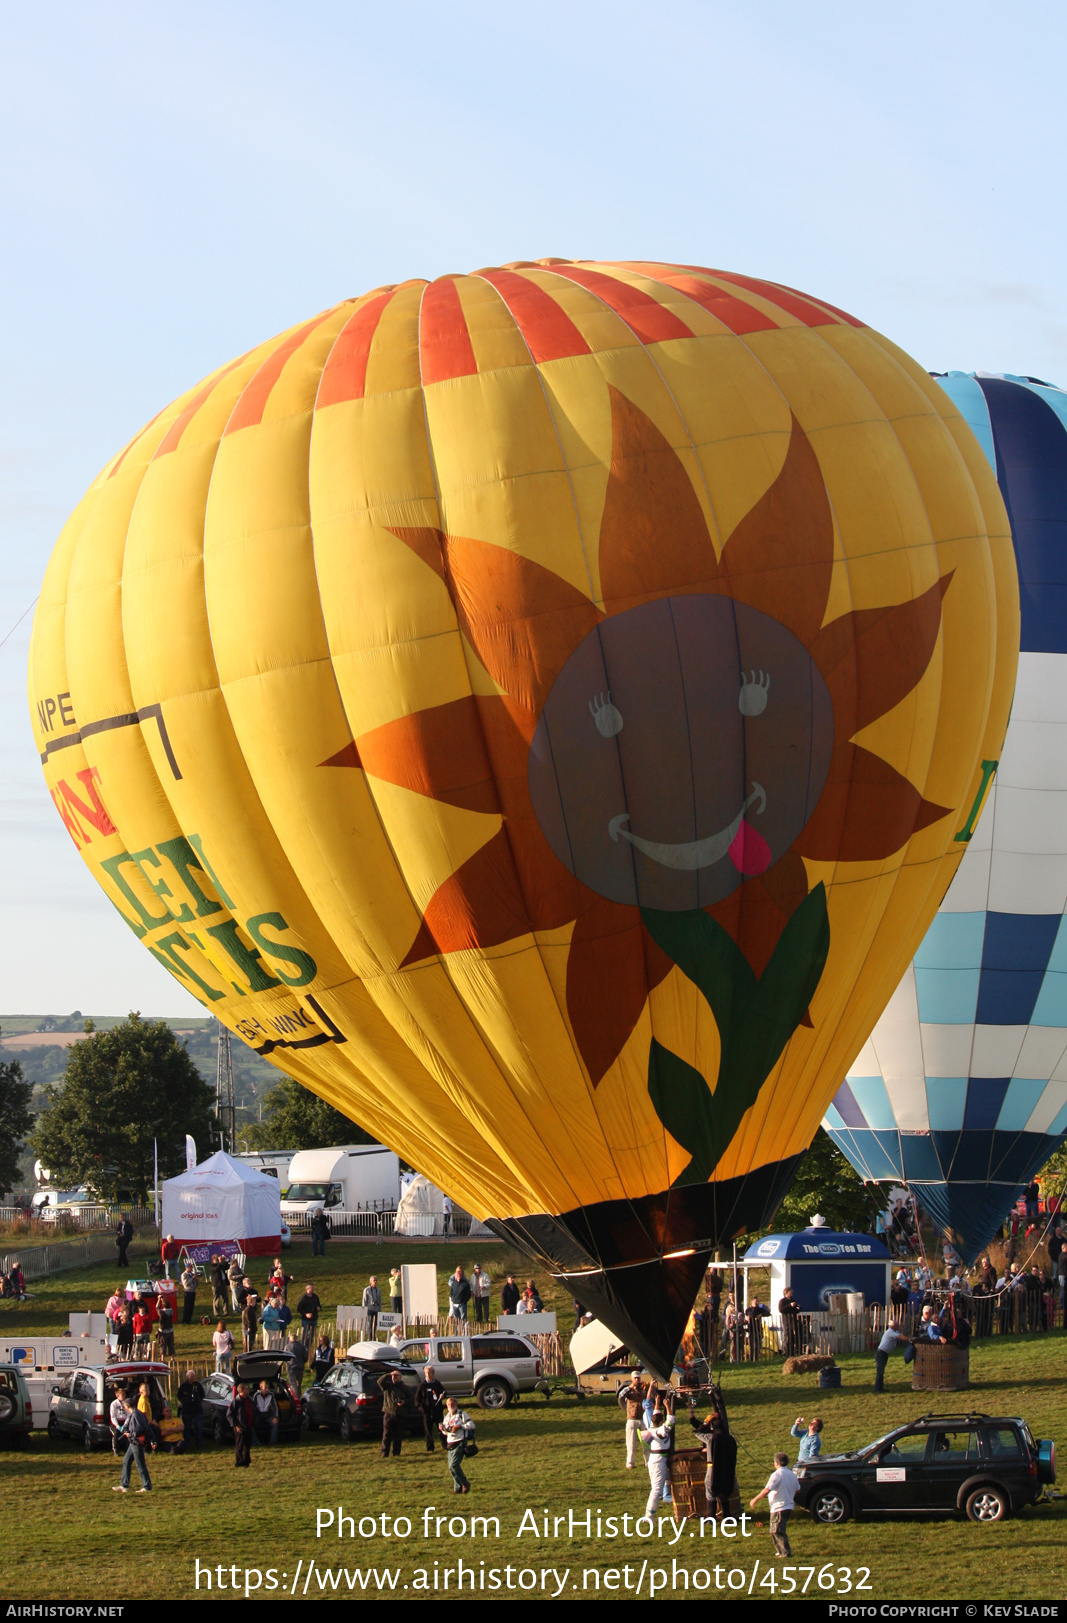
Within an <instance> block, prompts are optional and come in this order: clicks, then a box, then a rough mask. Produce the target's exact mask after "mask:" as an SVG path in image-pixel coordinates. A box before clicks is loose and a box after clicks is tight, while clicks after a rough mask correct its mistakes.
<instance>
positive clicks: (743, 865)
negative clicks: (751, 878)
mask: <svg viewBox="0 0 1067 1623" xmlns="http://www.w3.org/2000/svg"><path fill="white" fill-rule="evenodd" d="M730 861H731V862H732V863H733V865H734V867H735V868H736V869H737V871H738V873H763V871H764V870H765V869H766V868H769V867H770V865H771V848H770V846H769V845H768V844H767V841H766V840H765V839H764V838H763V835H762V834H757V833H756V830H755V829H754V828H753V827H752V824H751V823H749V822H743V823H742V824H741V827H740V828H739V829H738V831H737V833H736V834H735V835H734V838H733V843H732V844H731V846H730Z"/></svg>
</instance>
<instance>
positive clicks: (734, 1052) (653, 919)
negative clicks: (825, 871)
mask: <svg viewBox="0 0 1067 1623" xmlns="http://www.w3.org/2000/svg"><path fill="white" fill-rule="evenodd" d="M641 917H642V919H643V920H644V923H645V927H646V928H647V930H648V933H649V935H650V936H651V937H652V939H653V941H655V943H656V945H657V946H658V947H660V948H661V949H662V951H663V952H665V953H666V954H667V956H668V957H669V958H670V959H671V960H672V961H673V962H674V963H676V964H677V965H678V967H679V969H680V970H681V971H682V973H683V974H684V975H687V976H688V977H689V979H690V980H691V981H692V982H693V984H694V986H696V987H698V988H699V990H700V992H701V993H702V995H703V997H704V998H705V999H706V1001H707V1003H708V1006H709V1008H710V1009H711V1012H712V1014H713V1016H714V1018H715V1024H716V1025H717V1027H718V1029H719V1039H720V1042H721V1045H722V1053H721V1058H720V1062H719V1075H718V1079H717V1081H716V1084H715V1092H714V1093H712V1092H711V1090H710V1088H709V1087H708V1084H707V1082H706V1081H705V1079H704V1077H703V1076H701V1074H700V1072H699V1071H697V1070H695V1069H694V1068H693V1066H691V1065H689V1064H688V1063H687V1062H686V1061H685V1060H683V1059H681V1058H679V1056H678V1055H677V1054H672V1053H671V1051H670V1050H669V1049H667V1048H664V1047H663V1045H662V1044H661V1043H658V1042H657V1041H656V1040H655V1038H653V1040H652V1046H651V1048H650V1050H649V1056H648V1092H649V1097H650V1098H651V1100H652V1103H653V1106H654V1107H655V1110H656V1114H657V1115H658V1116H659V1119H660V1121H661V1122H662V1123H663V1125H664V1127H666V1129H667V1131H668V1132H669V1133H670V1135H671V1137H672V1138H673V1139H675V1140H677V1142H678V1143H679V1144H681V1145H682V1147H683V1148H684V1149H687V1150H688V1151H689V1153H690V1155H691V1156H692V1160H691V1161H690V1163H689V1165H688V1166H687V1167H686V1169H685V1171H684V1172H682V1174H681V1175H680V1176H679V1177H678V1178H677V1179H676V1180H675V1182H676V1183H677V1184H686V1183H706V1182H707V1180H708V1179H709V1178H710V1177H711V1175H712V1173H713V1172H714V1170H715V1167H716V1166H717V1165H718V1163H719V1161H720V1160H721V1159H722V1157H723V1155H724V1154H725V1153H726V1150H727V1148H728V1146H729V1144H730V1141H731V1139H732V1138H733V1136H734V1134H735V1133H736V1131H737V1129H738V1127H739V1126H740V1124H741V1119H742V1117H743V1116H744V1114H745V1112H746V1111H747V1110H749V1109H750V1108H751V1107H752V1105H754V1104H755V1102H756V1100H757V1098H758V1097H759V1092H760V1089H761V1088H762V1086H763V1084H764V1082H765V1081H766V1080H767V1078H768V1076H769V1075H770V1073H771V1071H772V1070H773V1069H774V1067H775V1065H776V1064H777V1062H778V1060H779V1058H780V1057H781V1054H782V1051H783V1049H784V1048H785V1046H786V1044H787V1043H788V1041H789V1039H790V1037H791V1036H792V1035H793V1033H794V1031H795V1030H796V1029H797V1026H798V1025H799V1024H800V1022H801V1020H802V1018H803V1016H804V1011H805V1010H806V1009H807V1007H808V1004H809V1003H810V1002H811V999H812V997H813V996H814V995H815V989H816V987H817V986H818V984H819V980H820V978H821V976H822V972H823V969H824V968H825V965H826V956H827V953H828V952H829V949H830V921H829V918H828V916H827V912H826V889H825V887H824V886H823V885H822V884H818V885H816V886H815V888H814V889H813V890H812V891H810V892H809V894H808V895H807V896H806V897H805V899H804V901H803V902H801V904H800V906H799V907H798V908H797V910H796V912H795V913H794V914H793V916H792V918H791V919H790V920H789V922H788V924H787V925H786V927H785V929H784V930H783V931H782V934H781V936H780V937H779V940H778V944H777V946H776V947H775V949H774V953H773V954H772V956H771V959H770V962H769V963H768V964H767V967H766V968H765V969H764V971H763V974H762V975H761V976H759V977H757V976H756V974H755V972H754V970H753V969H752V966H751V964H750V963H749V962H748V959H747V958H746V957H745V955H744V953H743V952H742V951H741V949H740V947H739V946H738V945H737V943H736V941H734V940H733V938H732V936H730V935H729V934H728V933H727V931H726V930H724V929H723V927H722V925H721V924H719V923H718V922H717V921H716V920H715V919H713V918H711V917H710V915H709V914H707V913H705V912H704V911H703V910H702V909H699V908H694V909H693V910H691V911H688V912H681V913H668V912H658V911H656V910H655V909H652V908H642V909H641Z"/></svg>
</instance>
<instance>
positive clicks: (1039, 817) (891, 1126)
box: [823, 372, 1067, 1258]
mask: <svg viewBox="0 0 1067 1623" xmlns="http://www.w3.org/2000/svg"><path fill="white" fill-rule="evenodd" d="M938 381H939V383H940V385H941V387H942V388H943V389H944V390H945V392H946V394H947V395H948V397H949V399H950V400H952V401H953V403H954V404H955V405H956V406H957V407H958V408H959V410H960V412H961V413H962V415H963V416H964V417H965V418H966V420H967V422H968V423H969V424H970V425H971V427H972V429H973V430H974V433H975V435H976V437H977V439H978V441H979V443H980V444H981V445H982V447H983V449H984V450H985V453H986V455H987V457H988V458H989V462H990V464H991V466H992V467H993V468H994V469H995V470H996V473H997V478H998V480H999V483H1000V489H1001V493H1002V495H1003V497H1004V501H1005V505H1006V507H1007V510H1008V514H1009V517H1010V519H1011V526H1012V536H1013V539H1014V544H1015V556H1016V560H1017V564H1018V571H1019V596H1020V609H1021V632H1020V640H1021V645H1022V652H1021V653H1020V656H1019V674H1018V681H1017V685H1016V690H1015V702H1014V706H1013V708H1012V715H1011V721H1010V723H1009V726H1008V733H1007V738H1006V740H1005V744H1004V751H1003V755H1002V757H1001V760H1000V765H999V767H998V768H997V771H996V776H995V778H994V780H993V784H992V787H991V788H990V791H989V796H988V800H987V804H986V809H985V811H984V812H983V814H982V819H981V821H980V823H979V824H978V826H977V828H976V829H975V832H974V835H973V838H972V839H971V840H970V842H969V844H968V847H967V854H966V856H965V857H964V859H963V862H962V863H961V865H960V870H959V873H958V874H957V875H956V878H955V879H954V880H953V882H952V886H951V889H950V890H949V892H948V895H947V896H946V897H945V900H944V902H943V903H942V905H941V908H940V911H939V912H938V915H937V918H936V919H935V920H934V922H933V924H932V925H931V927H930V931H929V934H928V935H927V936H926V939H925V940H924V941H923V943H922V946H921V947H920V948H919V951H918V952H917V953H916V955H915V960H914V962H913V964H912V965H911V966H910V968H909V969H908V971H907V973H906V975H905V977H904V979H903V981H902V982H901V984H900V986H899V988H898V989H897V991H896V992H895V993H894V996H893V998H892V1001H891V1002H890V1004H889V1006H888V1008H887V1010H886V1012H885V1014H884V1015H883V1016H882V1018H881V1020H880V1021H879V1022H878V1024H877V1026H876V1027H875V1029H874V1032H873V1033H872V1035H871V1039H870V1042H869V1043H868V1044H867V1045H866V1046H865V1048H864V1049H863V1052H862V1053H861V1054H860V1055H859V1057H858V1059H857V1060H856V1062H855V1064H854V1065H853V1066H852V1068H851V1070H850V1073H849V1076H848V1080H847V1082H846V1083H845V1085H844V1086H843V1087H842V1088H841V1091H840V1093H839V1094H838V1095H837V1097H836V1098H835V1100H834V1103H833V1106H832V1107H831V1109H830V1110H829V1112H828V1113H827V1116H826V1119H825V1121H824V1124H823V1125H824V1126H825V1127H826V1130H827V1131H828V1132H829V1133H830V1135H831V1137H832V1138H833V1139H834V1141H835V1142H836V1143H837V1145H838V1146H839V1148H840V1149H841V1150H843V1151H844V1153H845V1154H846V1155H847V1156H848V1158H849V1160H850V1161H851V1162H852V1164H853V1166H854V1167H855V1168H856V1170H857V1171H858V1172H860V1173H861V1174H862V1175H863V1176H864V1177H866V1178H876V1179H878V1178H891V1179H893V1180H894V1181H895V1182H906V1183H908V1184H910V1186H911V1187H912V1188H913V1189H914V1190H915V1191H916V1193H917V1194H918V1196H919V1199H920V1200H921V1201H922V1203H923V1204H924V1205H925V1206H926V1207H927V1209H928V1210H929V1212H930V1213H931V1215H932V1216H933V1217H934V1218H935V1220H936V1221H937V1222H938V1224H939V1225H941V1226H942V1227H945V1228H949V1229H951V1230H952V1231H953V1233H954V1234H955V1236H956V1238H957V1244H958V1245H959V1246H960V1248H961V1250H962V1251H963V1252H964V1254H965V1255H967V1256H968V1257H969V1258H973V1257H974V1256H976V1255H977V1253H978V1251H980V1250H981V1248H982V1247H983V1246H984V1245H985V1244H986V1243H987V1242H988V1240H989V1239H990V1238H991V1236H992V1235H993V1234H994V1232H995V1231H996V1229H997V1228H998V1227H999V1225H1000V1224H1001V1223H1002V1222H1003V1220H1004V1217H1005V1214H1006V1213H1007V1212H1008V1210H1009V1209H1010V1207H1011V1206H1012V1204H1013V1203H1014V1201H1015V1199H1016V1198H1017V1196H1018V1195H1019V1194H1020V1193H1021V1191H1022V1189H1023V1187H1024V1186H1025V1185H1026V1184H1027V1183H1028V1182H1029V1180H1030V1179H1031V1178H1032V1177H1033V1175H1034V1173H1035V1172H1036V1171H1037V1170H1038V1169H1039V1168H1040V1167H1041V1166H1042V1165H1043V1164H1044V1162H1045V1161H1046V1160H1047V1159H1048V1157H1049V1156H1050V1155H1051V1154H1052V1152H1053V1151H1054V1150H1055V1149H1056V1148H1057V1146H1058V1145H1059V1144H1060V1143H1062V1142H1063V1140H1064V1138H1065V1137H1067V928H1065V926H1064V922H1063V918H1064V908H1065V905H1067V393H1065V392H1064V391H1062V390H1060V389H1056V388H1053V387H1052V386H1050V385H1047V384H1042V383H1040V382H1038V381H1037V380H1036V379H1033V378H1023V377H999V376H989V375H987V374H984V373H978V374H976V375H969V374H965V373H961V372H950V373H948V374H947V376H943V377H940V378H939V379H938Z"/></svg>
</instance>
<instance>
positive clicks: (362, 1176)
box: [282, 1144, 400, 1219]
mask: <svg viewBox="0 0 1067 1623" xmlns="http://www.w3.org/2000/svg"><path fill="white" fill-rule="evenodd" d="M399 1196H400V1157H399V1156H398V1155H396V1154H395V1153H394V1152H393V1151H392V1150H387V1149H386V1148H385V1146H384V1144H341V1145H338V1146H336V1147H335V1148H333V1149H326V1150H298V1151H297V1153H296V1154H295V1155H294V1156H293V1159H292V1160H291V1161H290V1163H289V1187H288V1189H287V1190H286V1196H285V1199H284V1200H283V1201H282V1216H283V1218H286V1219H288V1218H291V1217H292V1218H301V1217H303V1216H305V1215H306V1214H307V1213H308V1212H311V1211H313V1210H314V1209H315V1207H316V1206H322V1207H324V1208H325V1209H326V1211H328V1212H329V1211H331V1210H334V1209H337V1210H339V1211H346V1212H356V1211H360V1210H362V1211H393V1210H395V1208H396V1203H397V1200H398V1199H399Z"/></svg>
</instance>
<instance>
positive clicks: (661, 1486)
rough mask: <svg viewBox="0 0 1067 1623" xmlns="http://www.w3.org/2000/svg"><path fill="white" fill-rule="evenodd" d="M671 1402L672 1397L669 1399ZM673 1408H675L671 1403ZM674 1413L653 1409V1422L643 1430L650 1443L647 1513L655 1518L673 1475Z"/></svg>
mask: <svg viewBox="0 0 1067 1623" xmlns="http://www.w3.org/2000/svg"><path fill="white" fill-rule="evenodd" d="M667 1401H668V1402H669V1403H670V1402H671V1400H670V1398H668V1400H667ZM671 1408H672V1409H673V1408H674V1405H673V1403H671ZM673 1431H674V1415H673V1413H668V1412H667V1411H666V1410H664V1409H654V1410H653V1411H652V1424H651V1426H649V1427H648V1429H647V1430H645V1431H642V1432H641V1441H642V1442H643V1443H647V1444H648V1479H649V1483H650V1487H649V1495H648V1504H647V1505H646V1506H645V1515H646V1516H648V1517H650V1518H654V1517H655V1515H656V1512H657V1510H658V1508H659V1506H660V1505H661V1504H662V1502H663V1500H664V1498H665V1497H666V1490H667V1487H668V1485H669V1483H670V1476H671V1445H672V1441H673V1438H672V1433H673Z"/></svg>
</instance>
